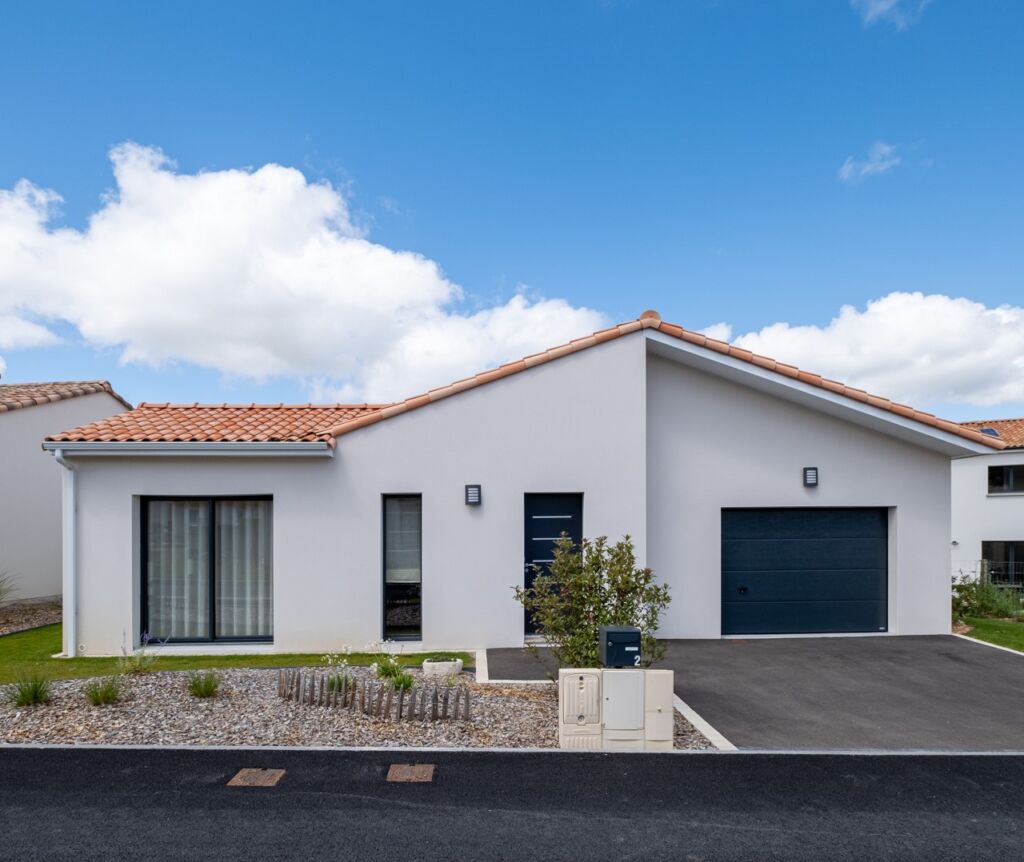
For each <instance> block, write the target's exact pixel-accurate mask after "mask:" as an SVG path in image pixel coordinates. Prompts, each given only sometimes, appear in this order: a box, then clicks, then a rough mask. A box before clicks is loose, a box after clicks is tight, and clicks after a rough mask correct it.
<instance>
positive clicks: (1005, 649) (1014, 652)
mask: <svg viewBox="0 0 1024 862" xmlns="http://www.w3.org/2000/svg"><path fill="white" fill-rule="evenodd" d="M953 637H955V638H962V639H963V640H965V641H970V642H971V643H972V644H981V645H982V646H987V647H992V649H998V650H1002V651H1003V652H1008V653H1011V654H1012V655H1015V656H1017V657H1018V658H1024V652H1021V651H1020V650H1015V649H1010V647H1005V646H999V644H991V643H989V642H988V641H983V640H981V639H980V638H972V637H971V636H970V635H958V634H954V635H953Z"/></svg>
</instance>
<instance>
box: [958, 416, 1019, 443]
mask: <svg viewBox="0 0 1024 862" xmlns="http://www.w3.org/2000/svg"><path fill="white" fill-rule="evenodd" d="M960 424H961V425H962V426H963V427H964V428H970V429H972V430H976V431H981V429H982V428H993V429H995V430H996V431H997V432H998V433H999V437H998V438H996V439H999V440H1002V441H1003V442H1004V443H1005V444H1006V448H1007V449H1024V417H1022V418H1020V419H985V420H979V421H977V422H961V423H960Z"/></svg>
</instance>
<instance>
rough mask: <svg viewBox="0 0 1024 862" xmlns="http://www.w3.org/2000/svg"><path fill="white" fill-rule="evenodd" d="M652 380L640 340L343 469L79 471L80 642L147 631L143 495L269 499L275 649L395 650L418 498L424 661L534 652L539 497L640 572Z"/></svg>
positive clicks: (401, 426)
mask: <svg viewBox="0 0 1024 862" xmlns="http://www.w3.org/2000/svg"><path fill="white" fill-rule="evenodd" d="M644 363H645V345H644V339H643V338H639V337H637V338H624V339H620V340H617V341H613V342H609V343H607V344H604V345H601V346H599V347H596V348H592V349H590V350H587V351H584V352H582V353H580V354H577V355H572V356H568V357H565V358H564V359H560V360H559V361H557V362H552V363H549V364H546V365H542V366H539V367H537V368H535V369H532V370H530V371H528V372H525V373H523V374H518V375H514V376H512V377H509V378H505V379H503V380H499V381H497V382H495V383H492V384H489V385H487V386H484V387H481V388H480V389H476V390H472V391H468V392H465V393H463V394H461V395H459V396H457V397H454V398H449V399H447V400H444V401H441V402H438V403H437V404H433V405H429V406H427V407H425V408H422V409H420V410H416V411H413V412H411V413H409V414H405V415H401V416H397V417H395V418H393V419H389V420H388V421H386V422H383V423H380V424H378V425H374V426H370V427H368V428H364V429H361V430H359V431H356V432H354V433H352V434H349V435H346V436H343V437H341V438H339V440H338V447H337V451H336V453H335V457H334V458H333V459H330V460H320V459H316V460H303V461H298V460H289V461H286V460H274V461H271V460H259V459H235V460H232V459H216V460H214V459H191V460H186V459H145V460H144V459H135V458H131V459H128V458H110V459H81V460H80V461H79V472H78V477H79V478H78V483H79V485H78V493H79V501H78V529H79V552H78V565H79V614H78V625H79V636H78V641H79V643H80V644H82V645H84V647H85V652H86V653H87V654H93V655H95V654H103V653H117V652H118V651H119V650H120V648H121V643H122V632H123V633H124V634H125V637H126V638H127V640H128V641H129V642H131V640H132V638H133V637H134V636H135V635H136V634H137V632H138V630H139V628H138V627H139V620H138V605H139V602H138V598H139V597H138V592H139V582H140V579H139V576H138V572H137V536H136V535H135V533H136V532H137V529H138V528H137V518H136V517H135V515H134V514H133V507H134V506H136V505H137V503H135V502H134V501H135V500H137V498H138V497H139V496H140V495H159V494H189V495H191V494H196V495H203V494H211V495H230V494H272V495H273V497H274V602H275V632H274V649H275V650H276V651H280V652H285V651H307V650H309V651H320V650H326V649H336V648H339V647H341V646H343V645H345V644H349V645H351V646H353V647H357V648H358V647H362V646H364V645H365V644H366V643H367V642H368V641H371V640H376V639H379V638H380V636H381V592H382V589H381V582H382V574H381V544H382V542H381V496H382V495H383V494H389V493H413V492H414V493H421V494H422V495H423V643H424V645H425V646H426V647H427V648H442V647H474V648H476V647H483V646H511V645H516V644H519V643H521V642H522V635H523V613H522V608H521V607H520V606H519V605H518V604H517V603H516V602H515V600H514V599H513V596H512V586H513V585H514V584H518V583H521V582H522V577H523V495H524V493H529V492H582V493H583V495H584V503H583V527H584V532H585V533H586V534H587V535H589V536H593V535H599V534H608V535H610V536H613V537H617V536H619V535H621V534H622V533H626V532H628V533H630V534H632V536H633V538H634V540H635V542H636V545H637V548H638V553H639V555H640V557H641V559H642V558H643V555H644V547H645V541H646V534H645V502H646V492H645V487H644V486H645V481H646V471H645V469H644V440H645V430H644V429H645V422H646V420H645V412H644V404H645V397H646V391H645V387H644V386H643V383H642V381H643V375H644ZM471 483H479V484H481V485H482V486H483V505H482V506H480V507H470V506H466V505H465V504H464V502H463V486H464V485H466V484H471Z"/></svg>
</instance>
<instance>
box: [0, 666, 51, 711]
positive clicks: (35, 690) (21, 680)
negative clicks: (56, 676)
mask: <svg viewBox="0 0 1024 862" xmlns="http://www.w3.org/2000/svg"><path fill="white" fill-rule="evenodd" d="M51 697H52V692H51V689H50V678H49V677H48V676H47V675H46V674H44V673H40V672H38V671H36V672H34V673H26V674H22V675H21V676H19V677H18V678H17V679H16V680H15V681H14V682H13V683H12V684H11V685H9V686H8V687H7V700H8V701H9V702H10V703H12V704H13V705H14V706H40V705H42V704H44V703H49V702H50V698H51Z"/></svg>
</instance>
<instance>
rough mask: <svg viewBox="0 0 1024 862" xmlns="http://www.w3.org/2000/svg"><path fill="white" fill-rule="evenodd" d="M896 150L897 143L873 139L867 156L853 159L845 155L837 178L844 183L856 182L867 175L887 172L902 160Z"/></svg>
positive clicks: (897, 147) (871, 175)
mask: <svg viewBox="0 0 1024 862" xmlns="http://www.w3.org/2000/svg"><path fill="white" fill-rule="evenodd" d="M898 150H899V145H898V144H887V143H886V142H885V141H875V142H874V143H873V144H872V145H871V146H870V147H869V148H868V155H867V158H865V159H855V158H854V157H853V156H847V158H846V161H845V162H843V164H842V166H841V167H840V168H839V172H838V176H839V179H841V180H842V181H843V182H844V183H856V182H860V181H861V180H863V179H866V178H867V177H873V176H877V175H879V174H885V173H888V172H889V171H891V170H892V169H893V168H895V167H898V166H899V165H900V163H901V162H902V161H903V159H902V157H901V156H900V154H899V152H898Z"/></svg>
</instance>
